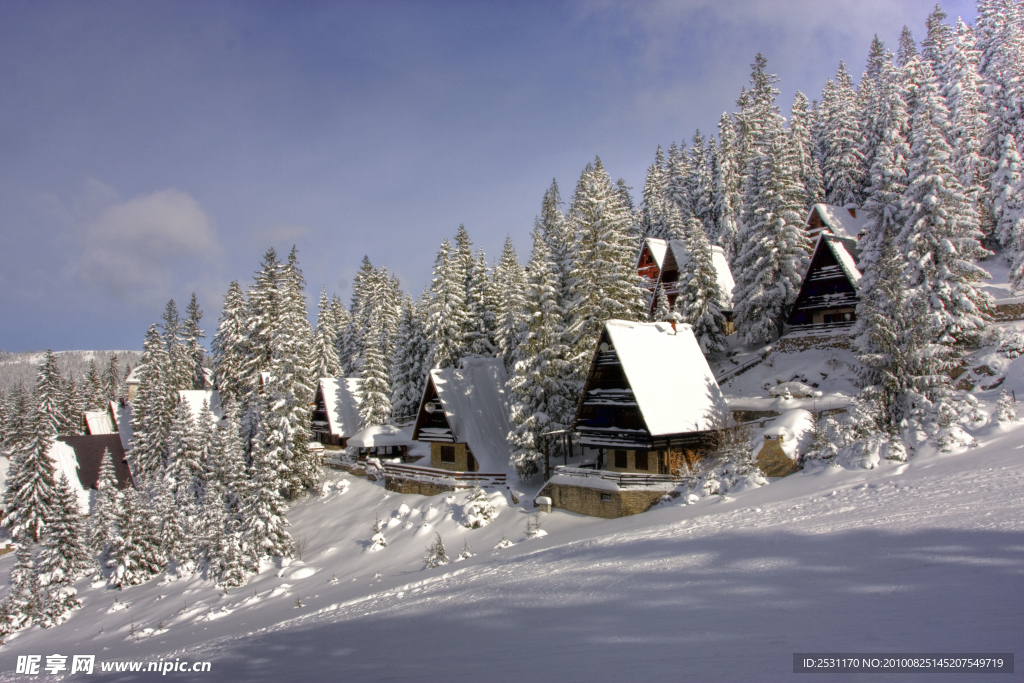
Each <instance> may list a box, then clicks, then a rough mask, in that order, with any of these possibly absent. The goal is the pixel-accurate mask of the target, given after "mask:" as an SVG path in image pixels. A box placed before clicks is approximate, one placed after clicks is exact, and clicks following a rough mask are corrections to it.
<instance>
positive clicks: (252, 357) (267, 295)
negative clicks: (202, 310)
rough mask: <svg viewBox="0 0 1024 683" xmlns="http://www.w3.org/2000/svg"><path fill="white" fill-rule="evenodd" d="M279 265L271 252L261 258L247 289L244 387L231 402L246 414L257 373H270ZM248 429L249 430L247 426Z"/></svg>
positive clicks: (277, 320)
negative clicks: (239, 402) (240, 404)
mask: <svg viewBox="0 0 1024 683" xmlns="http://www.w3.org/2000/svg"><path fill="white" fill-rule="evenodd" d="M282 269H283V266H282V265H281V261H280V260H279V259H278V258H277V252H276V251H275V250H274V249H273V248H271V249H268V250H267V252H266V253H265V254H264V255H263V261H262V262H261V263H260V269H259V270H258V271H256V275H255V277H254V282H253V285H252V287H250V288H249V293H248V297H247V307H246V316H245V328H246V336H247V340H246V344H245V346H246V350H247V352H248V353H247V356H246V361H245V366H244V368H243V369H242V375H243V377H244V380H243V381H242V382H240V385H242V386H244V387H245V389H244V390H242V391H241V392H240V393H239V394H238V395H236V396H235V398H238V399H240V400H243V401H246V409H247V412H253V411H249V409H250V408H251V407H252V406H251V404H252V402H254V401H258V397H257V392H256V389H257V387H259V383H260V373H263V372H268V371H269V370H270V362H271V358H272V356H273V353H274V345H273V337H274V333H275V331H276V330H277V329H278V328H279V327H280V325H281V315H282V310H281V308H282V305H281V298H282V296H281V279H282ZM251 427H252V426H251ZM250 436H251V433H250Z"/></svg>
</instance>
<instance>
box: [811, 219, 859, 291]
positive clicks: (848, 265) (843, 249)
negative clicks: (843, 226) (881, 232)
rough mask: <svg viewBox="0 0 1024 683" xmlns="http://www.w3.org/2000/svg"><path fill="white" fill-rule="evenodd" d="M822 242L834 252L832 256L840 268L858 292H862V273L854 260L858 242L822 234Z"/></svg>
mask: <svg viewBox="0 0 1024 683" xmlns="http://www.w3.org/2000/svg"><path fill="white" fill-rule="evenodd" d="M820 240H821V242H823V243H824V244H826V245H827V246H828V248H829V249H831V250H832V254H833V255H834V256H835V257H836V260H837V261H839V267H840V268H842V269H843V272H844V273H846V277H847V279H849V281H850V284H852V285H853V286H854V287H855V288H856V289H857V290H858V291H859V290H860V284H859V283H860V278H861V272H860V269H858V268H857V261H856V260H855V259H854V256H853V255H854V254H856V253H857V242H856V241H854V240H852V239H848V238H843V237H833V236H832V235H826V234H824V233H822V235H821V238H820Z"/></svg>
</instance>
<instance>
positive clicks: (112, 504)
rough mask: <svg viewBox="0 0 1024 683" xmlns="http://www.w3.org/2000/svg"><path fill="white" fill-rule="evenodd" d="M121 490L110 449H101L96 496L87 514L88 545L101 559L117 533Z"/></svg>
mask: <svg viewBox="0 0 1024 683" xmlns="http://www.w3.org/2000/svg"><path fill="white" fill-rule="evenodd" d="M121 497H122V496H121V491H120V490H119V489H118V488H117V473H116V471H115V470H114V458H113V456H111V455H110V451H109V450H107V449H104V450H103V457H102V458H101V459H100V476H99V480H98V481H97V482H96V498H95V500H94V501H93V508H92V514H90V515H89V547H90V548H91V549H92V551H93V552H94V553H97V554H99V555H100V559H101V560H103V559H104V558H105V557H106V553H107V550H108V549H109V548H110V544H111V543H113V540H114V537H115V536H116V535H117V533H118V531H117V519H118V517H117V515H118V510H119V509H120V508H121Z"/></svg>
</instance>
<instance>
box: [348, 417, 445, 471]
mask: <svg viewBox="0 0 1024 683" xmlns="http://www.w3.org/2000/svg"><path fill="white" fill-rule="evenodd" d="M412 430H413V428H412V425H410V426H408V427H396V426H395V425H373V426H371V427H367V428H366V429H362V430H360V431H358V432H356V433H355V434H353V435H352V436H351V437H349V439H348V447H349V448H355V449H357V450H356V453H357V454H358V456H359V458H360V459H364V458H401V459H402V461H403V462H415V461H416V460H419V459H420V458H422V457H424V456H429V455H430V449H429V446H427V447H426V448H424V447H425V446H426V444H421V443H419V442H418V441H415V440H414V439H413V438H412Z"/></svg>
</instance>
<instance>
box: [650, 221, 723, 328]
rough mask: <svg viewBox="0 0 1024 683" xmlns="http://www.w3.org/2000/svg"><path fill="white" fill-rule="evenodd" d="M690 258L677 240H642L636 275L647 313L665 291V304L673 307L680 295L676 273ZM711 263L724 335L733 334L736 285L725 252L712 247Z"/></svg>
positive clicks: (655, 305) (654, 306)
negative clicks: (645, 302)
mask: <svg viewBox="0 0 1024 683" xmlns="http://www.w3.org/2000/svg"><path fill="white" fill-rule="evenodd" d="M688 259H689V251H688V250H687V248H686V245H685V244H683V243H682V242H681V241H679V240H663V239H659V238H656V237H645V238H644V240H643V242H641V244H640V255H639V257H638V258H637V266H636V268H637V274H638V275H640V279H641V286H642V287H644V288H645V289H646V290H647V292H648V297H647V303H648V310H649V312H653V311H654V309H655V308H657V305H658V302H657V298H658V297H657V293H658V290H659V289H663V290H664V291H665V296H666V298H667V299H668V305H669V306H674V305H675V302H676V298H677V297H678V296H679V273H680V270H681V269H682V267H683V266H685V265H686V262H687V260H688ZM711 260H712V263H713V264H714V266H715V274H716V276H717V279H718V290H719V299H718V304H719V306H720V307H721V309H722V313H723V315H724V316H725V330H724V332H725V334H732V332H733V331H734V327H733V321H732V314H733V298H732V292H733V288H735V286H736V283H735V282H734V281H733V277H732V271H731V270H730V269H729V262H728V260H727V259H726V257H725V250H724V249H722V248H721V247H718V246H713V247H711Z"/></svg>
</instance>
